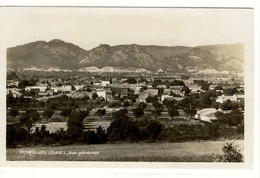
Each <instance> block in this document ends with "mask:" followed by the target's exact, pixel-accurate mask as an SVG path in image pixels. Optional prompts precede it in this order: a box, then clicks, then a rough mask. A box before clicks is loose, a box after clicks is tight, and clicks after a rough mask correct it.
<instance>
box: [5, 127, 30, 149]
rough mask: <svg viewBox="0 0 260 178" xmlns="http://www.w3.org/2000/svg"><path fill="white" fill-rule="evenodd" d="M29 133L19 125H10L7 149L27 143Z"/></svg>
mask: <svg viewBox="0 0 260 178" xmlns="http://www.w3.org/2000/svg"><path fill="white" fill-rule="evenodd" d="M27 137H28V132H27V130H26V129H24V128H22V127H21V126H20V125H19V124H8V125H7V127H6V147H7V148H15V147H17V146H18V145H19V144H22V143H23V142H25V141H26V138H27Z"/></svg>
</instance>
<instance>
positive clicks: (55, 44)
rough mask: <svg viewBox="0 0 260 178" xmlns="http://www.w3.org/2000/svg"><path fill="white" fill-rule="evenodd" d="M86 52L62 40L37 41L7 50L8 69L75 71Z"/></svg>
mask: <svg viewBox="0 0 260 178" xmlns="http://www.w3.org/2000/svg"><path fill="white" fill-rule="evenodd" d="M85 55H86V51H85V50H84V49H82V48H80V47H78V46H76V45H74V44H72V43H65V42H64V41H62V40H57V39H56V40H52V41H49V42H46V41H36V42H32V43H28V44H25V45H21V46H16V47H14V48H9V49H7V61H8V62H7V66H8V68H29V67H36V68H50V67H58V68H60V69H75V68H77V67H78V63H79V61H80V60H82V58H83V56H85Z"/></svg>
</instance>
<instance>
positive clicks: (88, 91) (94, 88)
mask: <svg viewBox="0 0 260 178" xmlns="http://www.w3.org/2000/svg"><path fill="white" fill-rule="evenodd" d="M18 83H19V82H17V81H8V82H7V85H9V86H18ZM216 86H217V85H210V86H209V90H213V89H215V88H216ZM183 87H184V86H170V87H169V88H167V87H166V86H165V85H158V86H156V88H153V87H152V85H151V83H150V84H147V83H146V82H143V83H139V82H137V83H135V84H129V83H125V82H124V80H121V81H120V82H118V81H117V82H112V79H111V78H106V79H105V80H96V81H94V82H92V83H91V84H89V85H86V84H79V85H66V84H62V85H58V86H57V85H55V83H51V82H48V83H47V82H46V83H37V85H36V86H27V87H25V88H24V91H26V92H34V93H36V94H37V95H36V96H37V98H39V99H40V98H42V97H45V98H46V97H49V96H59V95H67V96H70V97H72V98H83V97H85V96H88V97H89V98H92V96H93V94H94V93H96V94H97V96H98V97H100V98H103V99H104V100H105V101H109V102H110V101H114V99H115V97H116V98H118V97H124V96H133V95H136V96H138V98H137V102H146V98H147V97H149V96H152V97H154V96H157V95H159V91H160V89H163V90H161V91H162V93H160V101H161V102H163V101H164V100H172V99H174V100H177V101H180V100H182V99H184V96H185V92H184V90H183ZM188 87H189V89H190V92H191V93H201V92H204V91H203V90H201V87H200V86H198V85H188ZM234 87H237V86H234V85H231V84H224V85H222V89H232V88H234ZM239 87H240V88H241V89H242V90H243V89H244V88H243V87H244V86H243V85H240V86H239ZM144 88H145V89H144ZM6 90H7V94H12V95H13V96H14V97H19V96H21V95H22V94H21V90H20V89H18V88H17V87H12V88H10V87H7V89H6ZM219 91H220V92H221V91H223V90H219ZM227 100H230V101H231V102H236V103H240V102H241V103H242V102H244V95H243V94H235V95H233V96H226V95H221V96H219V97H217V99H216V102H218V103H220V104H222V103H224V102H226V101H227ZM216 112H217V110H216V109H214V108H205V109H203V110H200V111H198V112H197V115H196V116H195V117H196V118H198V119H201V120H206V121H210V120H214V119H215V118H214V113H216Z"/></svg>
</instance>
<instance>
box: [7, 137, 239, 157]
mask: <svg viewBox="0 0 260 178" xmlns="http://www.w3.org/2000/svg"><path fill="white" fill-rule="evenodd" d="M225 143H226V141H203V142H185V143H116V144H101V145H69V146H58V147H29V148H18V149H7V153H6V155H7V160H9V161H21V160H23V161H25V160H26V161H36V160H38V161H136V162H139V161H144V162H212V161H213V157H212V154H213V153H214V154H222V150H221V148H222V146H223V145H225ZM243 143H244V141H243V140H239V141H236V142H235V144H237V145H239V146H240V147H241V148H243ZM28 151H34V153H36V154H27V153H25V152H28ZM80 152H85V153H95V152H96V153H97V152H98V154H81V155H79V154H78V153H80ZM37 153H38V154H37ZM43 153H44V154H43ZM55 153H62V154H55ZM69 153H75V154H69Z"/></svg>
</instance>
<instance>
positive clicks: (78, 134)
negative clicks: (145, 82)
mask: <svg viewBox="0 0 260 178" xmlns="http://www.w3.org/2000/svg"><path fill="white" fill-rule="evenodd" d="M127 113H128V112H127V110H125V109H122V110H119V111H117V112H115V113H113V117H114V121H113V122H111V124H110V126H109V127H108V129H107V131H106V130H104V129H103V128H102V127H98V128H97V129H96V132H94V131H89V130H85V128H84V124H83V120H84V118H85V117H86V116H88V114H89V112H88V111H80V110H79V111H77V110H74V111H72V112H71V113H70V115H69V117H68V120H67V127H68V129H67V130H66V131H65V130H63V129H60V130H58V131H56V132H54V133H50V132H49V131H48V130H46V126H44V125H43V126H41V128H39V127H36V129H35V130H34V131H32V130H31V128H32V125H33V123H34V122H36V121H37V118H38V117H39V115H38V113H37V112H35V111H27V112H26V113H24V114H22V116H21V117H20V122H18V123H13V124H8V125H7V147H16V146H17V145H32V144H33V145H35V144H44V145H48V144H72V143H85V144H100V143H106V142H107V141H110V142H115V141H141V140H146V141H155V140H157V139H158V137H159V134H160V132H161V129H162V125H161V124H160V123H159V122H154V121H149V122H148V121H147V122H144V121H143V122H138V121H131V120H130V119H129V117H128V115H127Z"/></svg>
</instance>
